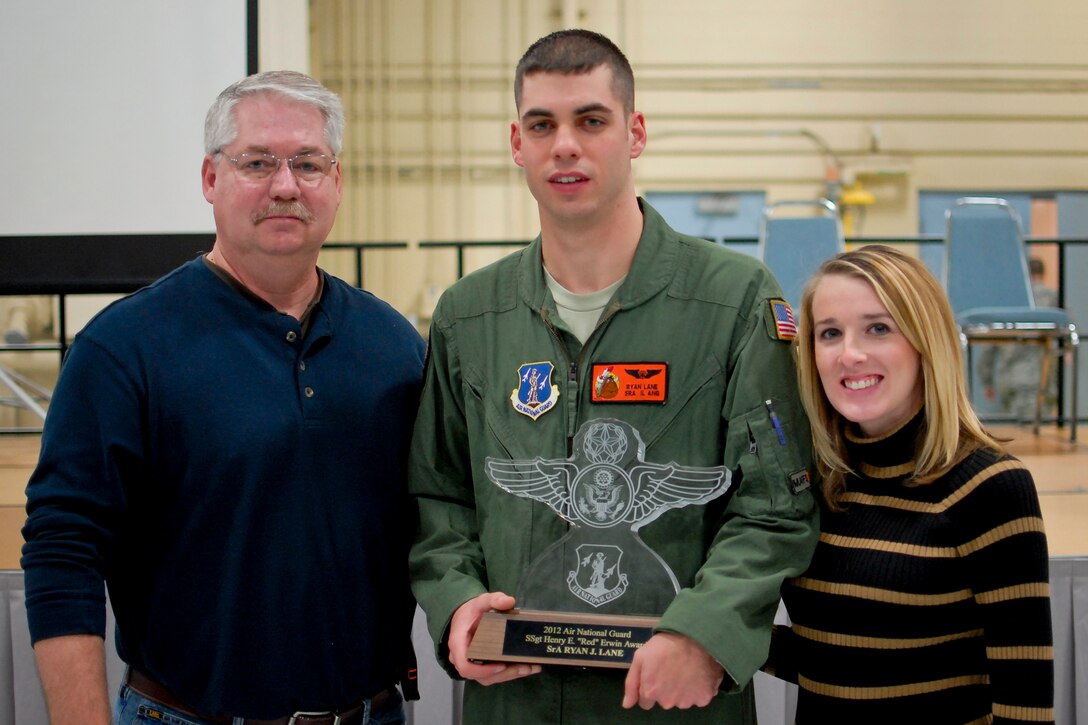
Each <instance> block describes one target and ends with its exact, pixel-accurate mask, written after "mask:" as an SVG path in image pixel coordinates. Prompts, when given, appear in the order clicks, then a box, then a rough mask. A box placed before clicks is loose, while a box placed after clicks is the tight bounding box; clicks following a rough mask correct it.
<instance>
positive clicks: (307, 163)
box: [219, 150, 336, 184]
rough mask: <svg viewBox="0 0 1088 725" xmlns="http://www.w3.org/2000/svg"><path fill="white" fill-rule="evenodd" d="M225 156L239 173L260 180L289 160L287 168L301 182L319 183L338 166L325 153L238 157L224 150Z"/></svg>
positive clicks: (252, 154) (253, 153)
mask: <svg viewBox="0 0 1088 725" xmlns="http://www.w3.org/2000/svg"><path fill="white" fill-rule="evenodd" d="M219 153H221V154H223V158H225V159H226V160H227V161H229V162H231V163H232V164H234V166H235V167H236V168H237V169H238V173H239V174H241V175H242V176H244V177H245V178H247V179H253V180H254V181H259V180H261V179H267V178H268V177H270V176H272V175H273V174H274V173H276V172H277V171H279V170H280V164H281V163H282V162H285V161H286V162H287V168H289V169H291V173H292V174H294V175H295V178H296V179H298V180H299V181H300V182H304V183H307V184H317V183H319V182H320V181H321V180H322V179H324V178H325V177H326V176H328V175H329V172H330V171H332V167H334V166H336V159H335V158H330V157H328V156H326V155H325V154H299V155H298V156H292V157H291V158H287V159H284V158H280V157H279V156H275V155H274V154H266V153H260V152H249V151H247V152H245V153H240V154H238V156H236V157H232V156H227V155H226V154H225V153H223V151H222V150H220V151H219Z"/></svg>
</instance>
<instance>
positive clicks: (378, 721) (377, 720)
mask: <svg viewBox="0 0 1088 725" xmlns="http://www.w3.org/2000/svg"><path fill="white" fill-rule="evenodd" d="M392 693H393V697H391V698H389V701H388V702H386V703H384V705H383V706H382V709H381V710H375V711H372V710H371V709H370V703H369V702H367V703H366V708H367V712H366V714H365V716H364V718H363V722H364V723H366V725H405V723H406V722H407V719H406V717H405V714H404V702H403V701H402V700H401V697H400V693H399V692H398V691H397V690H396V689H395V688H394V689H392ZM113 722H114V725H208V722H207V721H206V720H196V719H194V718H193V717H191V716H189V715H186V714H184V713H181V712H178V711H177V710H171V709H170V708H168V707H163V706H162V705H160V704H158V703H157V702H155V701H154V700H149V699H147V698H146V697H144V696H143V695H141V694H140V693H138V692H136V691H135V690H133V689H132V688H130V687H127V686H125V685H122V686H121V692H120V693H119V694H118V696H117V708H116V709H115V710H114V716H113ZM234 722H235V725H242V722H243V720H242V718H240V717H236V718H234Z"/></svg>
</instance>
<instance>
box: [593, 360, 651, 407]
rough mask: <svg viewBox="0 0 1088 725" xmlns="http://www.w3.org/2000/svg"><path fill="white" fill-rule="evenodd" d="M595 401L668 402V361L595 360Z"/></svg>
mask: <svg viewBox="0 0 1088 725" xmlns="http://www.w3.org/2000/svg"><path fill="white" fill-rule="evenodd" d="M592 370H593V372H592V380H593V383H592V384H593V390H592V392H591V394H590V398H589V399H590V401H592V402H594V403H664V402H665V401H666V399H667V398H668V381H669V366H668V364H667V363H594V364H593V368H592Z"/></svg>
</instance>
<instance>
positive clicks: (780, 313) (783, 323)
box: [771, 300, 797, 340]
mask: <svg viewBox="0 0 1088 725" xmlns="http://www.w3.org/2000/svg"><path fill="white" fill-rule="evenodd" d="M771 315H772V316H773V317H774V332H775V335H777V336H778V339H779V340H793V339H794V338H796V337H797V321H796V320H795V319H793V309H792V308H791V307H790V303H789V302H786V301H785V300H771Z"/></svg>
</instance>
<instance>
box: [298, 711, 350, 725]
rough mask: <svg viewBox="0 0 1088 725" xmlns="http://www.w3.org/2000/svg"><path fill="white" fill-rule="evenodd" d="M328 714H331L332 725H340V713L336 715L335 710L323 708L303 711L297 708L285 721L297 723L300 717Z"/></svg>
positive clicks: (324, 715)
mask: <svg viewBox="0 0 1088 725" xmlns="http://www.w3.org/2000/svg"><path fill="white" fill-rule="evenodd" d="M330 715H331V716H332V725H340V722H341V720H340V715H338V714H337V713H335V712H332V711H331V710H323V711H321V712H303V711H301V710H299V711H298V712H296V713H295V714H294V715H292V716H291V717H290V719H289V720H288V721H287V725H297V723H298V719H299V718H300V717H306V718H317V717H329V716H330Z"/></svg>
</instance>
